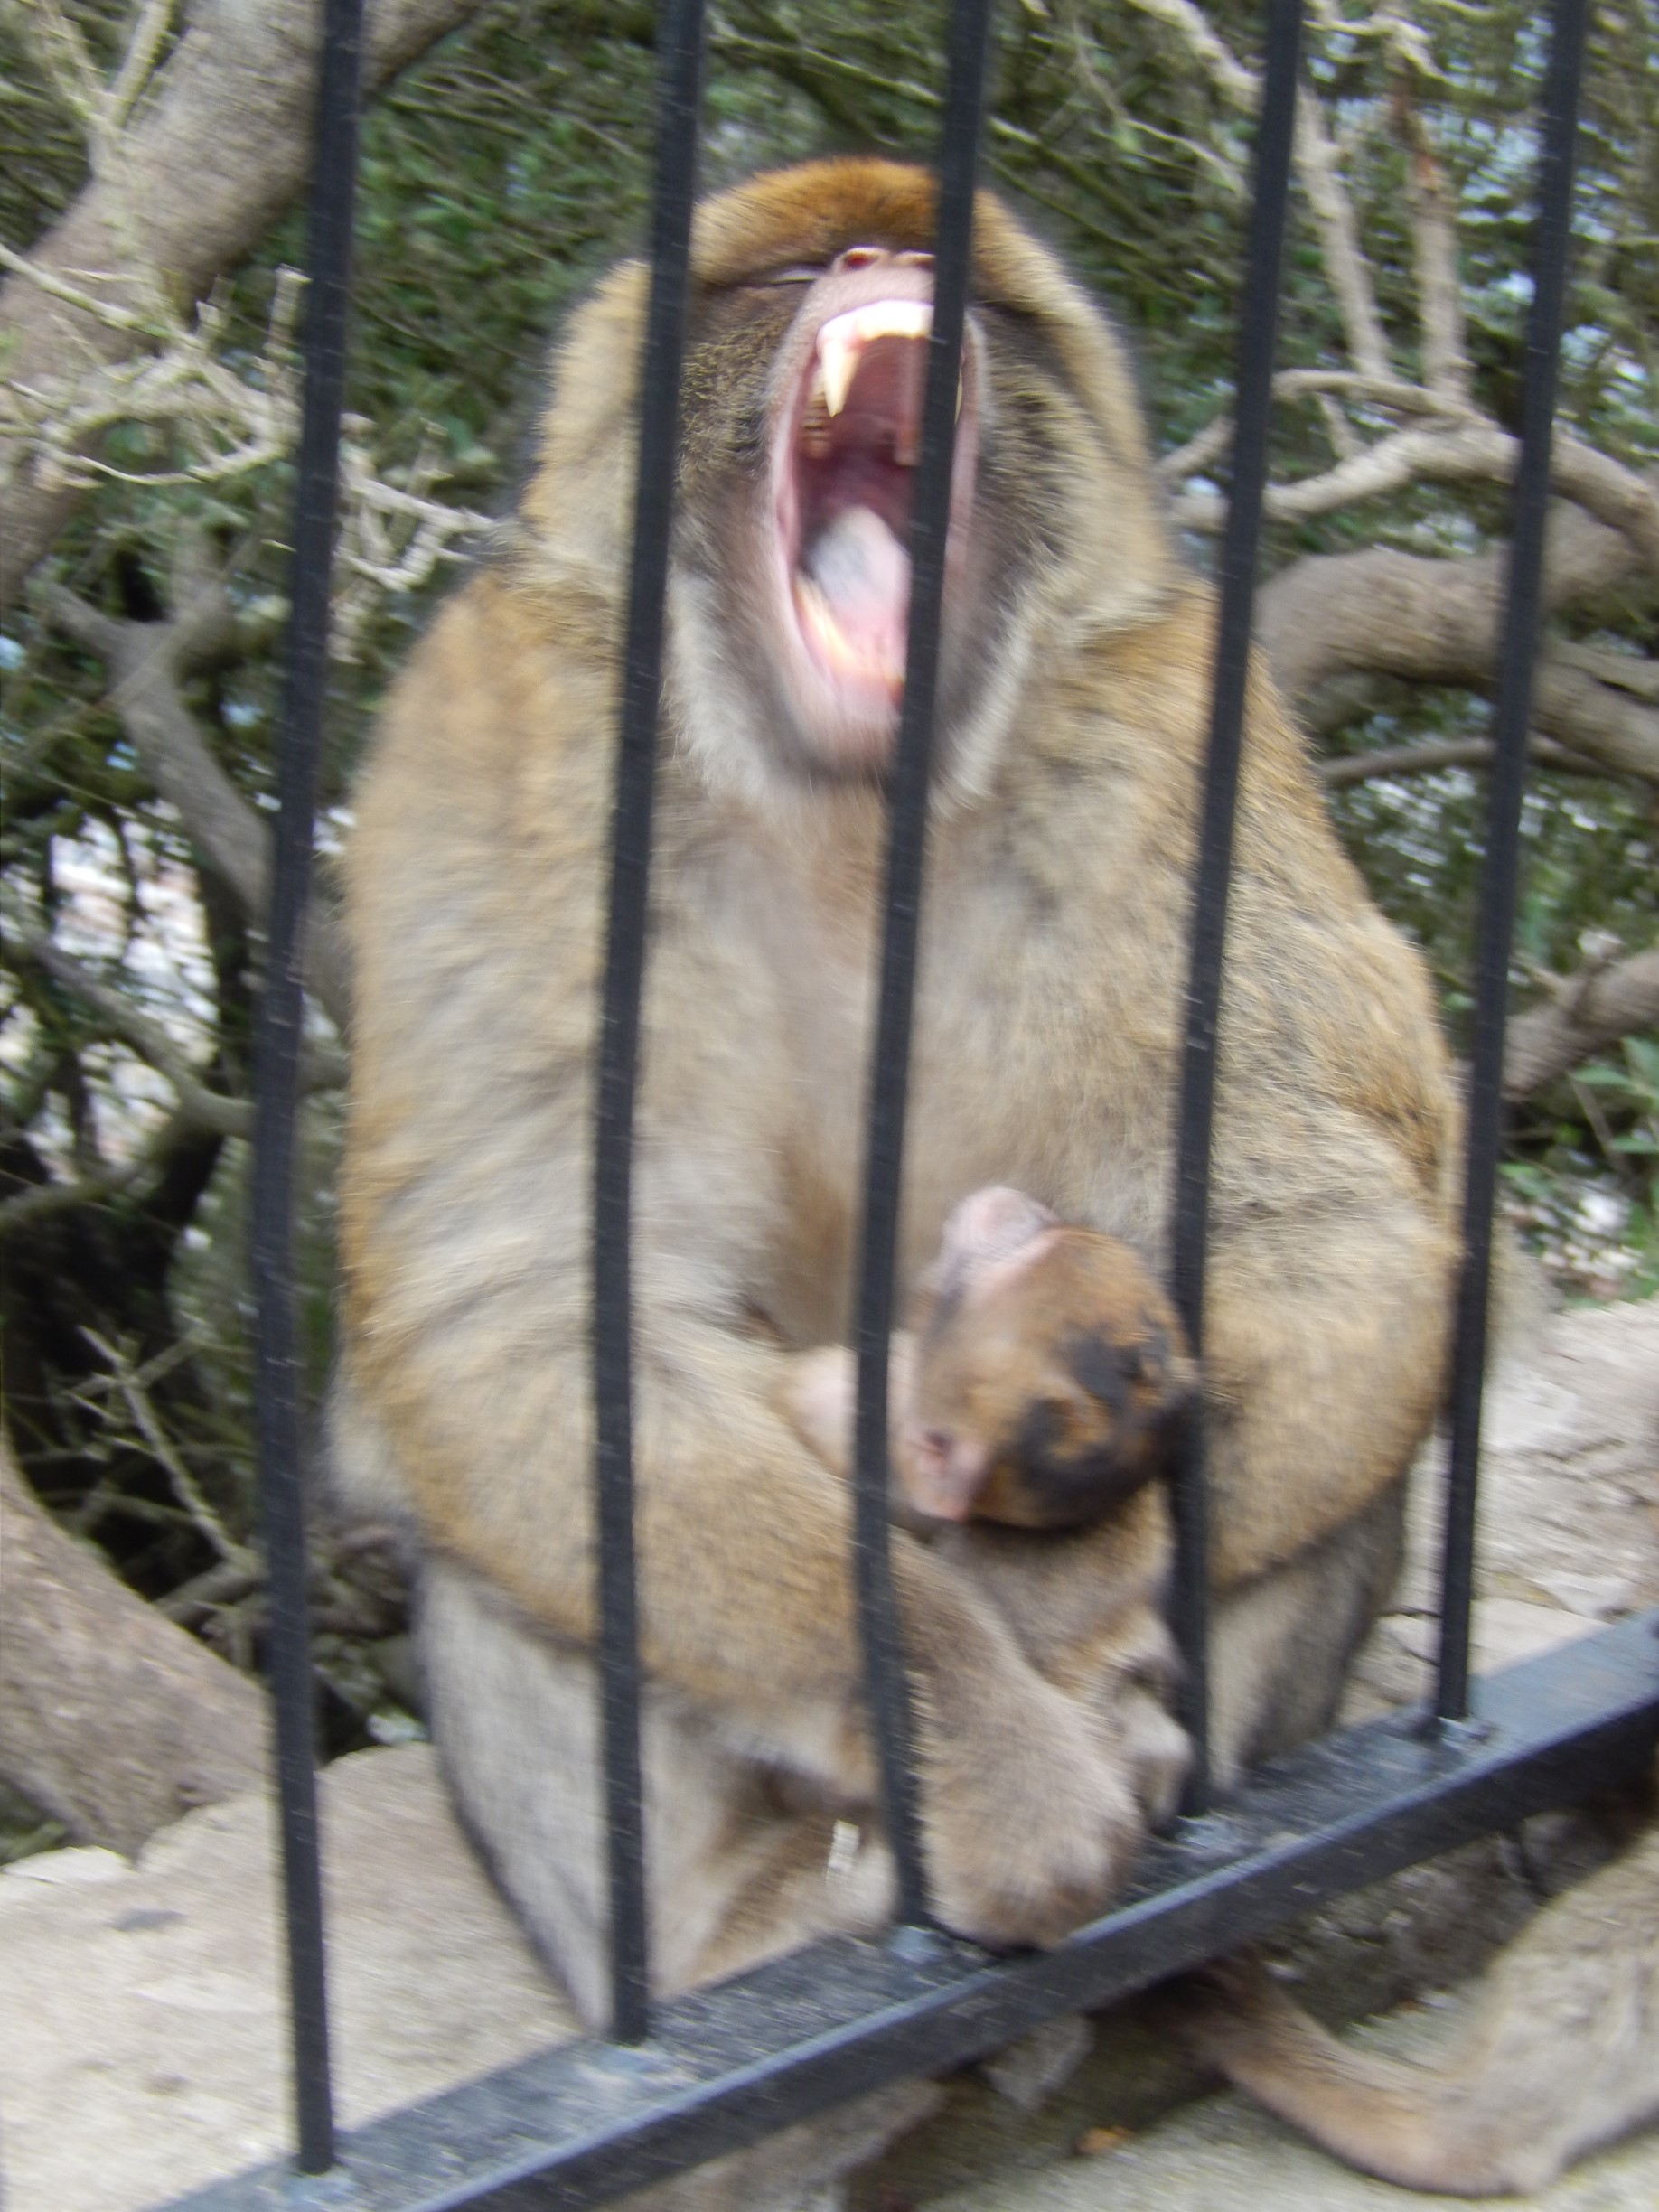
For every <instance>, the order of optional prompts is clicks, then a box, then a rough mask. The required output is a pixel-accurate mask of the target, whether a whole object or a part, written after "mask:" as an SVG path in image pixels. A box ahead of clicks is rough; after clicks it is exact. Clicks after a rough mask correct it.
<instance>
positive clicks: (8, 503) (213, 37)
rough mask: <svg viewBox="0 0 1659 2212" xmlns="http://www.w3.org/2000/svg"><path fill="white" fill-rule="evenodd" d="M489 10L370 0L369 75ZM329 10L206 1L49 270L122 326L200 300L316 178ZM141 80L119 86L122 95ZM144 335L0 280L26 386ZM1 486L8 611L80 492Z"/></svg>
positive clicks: (441, 2) (6, 347)
mask: <svg viewBox="0 0 1659 2212" xmlns="http://www.w3.org/2000/svg"><path fill="white" fill-rule="evenodd" d="M479 5H480V0H370V9H369V19H368V25H367V39H366V45H365V52H364V82H365V86H366V87H367V88H368V89H370V90H372V89H376V88H378V87H379V86H380V85H381V84H383V83H384V82H385V81H386V80H387V79H388V78H389V77H391V76H393V75H395V74H396V72H397V71H398V70H400V69H402V68H404V67H405V66H406V65H407V64H408V62H410V61H413V60H415V58H416V57H417V55H418V54H420V53H422V52H425V50H426V48H427V47H428V46H429V45H431V44H432V42H434V40H436V39H438V38H441V37H442V36H443V35H444V33H445V32H447V31H451V30H453V29H454V28H455V25H456V24H457V23H462V22H464V20H465V19H466V17H467V16H469V15H471V14H473V13H474V12H475V11H476V9H477V7H478V6H479ZM321 18H322V10H321V7H320V5H318V4H317V0H265V4H264V5H260V6H257V7H255V6H249V5H246V0H201V5H198V6H196V7H195V8H194V9H192V13H191V19H190V22H189V23H188V26H187V28H186V30H185V32H184V35H183V37H182V38H181V39H180V41H179V42H178V44H177V46H176V47H175V48H174V50H173V53H172V55H171V56H170V57H169V59H168V61H167V63H166V65H165V67H164V69H163V70H161V72H160V75H159V77H158V78H157V79H156V80H155V84H154V87H153V89H152V90H151V91H150V93H149V94H148V95H147V96H146V97H145V98H142V99H141V100H140V101H139V106H138V108H137V111H136V115H135V117H134V119H133V121H132V123H131V124H130V126H129V127H127V129H126V130H124V131H121V132H119V134H118V136H117V137H116V139H115V141H114V153H113V155H111V156H109V157H107V158H103V159H100V161H99V164H98V173H95V175H94V177H93V179H92V182H91V183H89V184H88V185H87V186H86V187H85V189H84V190H83V191H82V192H81V193H80V196H79V198H78V199H77V200H76V201H75V202H74V204H73V205H72V206H71V207H70V209H69V211H67V212H66V213H65V214H64V215H63V217H62V218H61V220H59V221H58V222H57V223H56V224H55V225H54V226H53V228H52V230H51V231H50V232H49V233H48V235H47V236H46V237H45V238H44V239H42V240H41V241H40V242H39V243H38V244H37V246H36V247H35V248H34V251H33V254H32V255H31V257H30V258H31V260H32V261H33V264H34V265H35V267H36V268H37V269H38V270H39V271H41V272H42V276H43V277H44V278H46V279H51V280H52V281H53V282H55V283H56V284H57V285H58V286H60V287H61V286H70V288H71V289H73V290H74V291H76V292H84V293H86V294H89V295H94V296H95V297H96V298H97V299H98V300H99V301H101V302H102V303H104V305H106V306H108V307H111V308H114V309H115V310H116V311H117V314H116V316H115V317H114V318H113V320H114V321H115V322H116V323H119V322H120V321H121V319H122V317H123V316H124V315H126V314H132V313H135V312H136V311H137V310H138V308H139V307H140V306H141V305H142V304H143V303H146V302H148V301H150V300H158V301H162V300H164V301H170V302H171V303H172V304H173V306H174V307H175V308H180V307H183V306H184V305H187V304H188V303H189V302H191V301H192V300H197V299H200V298H201V297H202V295H203V294H204V293H205V292H206V291H207V290H208V289H209V287H210V286H211V285H212V283H213V281H214V279H215V278H216V277H219V276H220V275H221V274H222V273H223V272H224V271H225V270H227V269H229V268H232V267H235V266H236V264H237V263H238V262H239V261H240V260H241V259H242V258H244V257H245V256H246V255H247V254H248V253H249V252H250V251H251V250H252V249H253V248H254V247H255V246H256V245H257V244H258V240H259V239H260V238H261V237H262V236H263V235H264V233H265V232H266V231H267V230H268V229H269V227H270V225H271V223H272V222H273V221H274V220H276V218H277V216H278V215H279V214H280V213H281V212H282V211H283V210H284V209H285V208H286V206H287V204H288V202H290V201H291V200H292V199H293V198H294V197H295V194H296V193H297V192H298V191H299V190H300V188H301V186H302V185H303V184H304V183H305V173H306V166H307V164H308V162H309V159H310V148H311V106H312V90H313V82H314V75H315V66H316V57H317V53H318V50H319V45H320V36H321ZM136 89H137V88H136V85H130V86H125V87H123V86H117V101H118V100H119V99H120V98H126V99H127V100H128V101H129V102H130V100H131V98H133V97H134V96H135V95H136ZM105 98H106V101H108V96H105ZM107 112H108V109H107ZM117 121H118V115H117ZM134 340H135V333H134V332H133V331H131V330H130V329H128V328H126V327H112V319H111V318H109V317H108V316H106V315H104V314H98V313H89V312H88V311H87V310H86V309H85V308H84V307H82V306H80V305H76V304H75V303H74V302H73V301H71V300H69V299H66V298H63V297H54V296H53V295H52V291H50V290H48V289H46V288H45V286H44V285H43V284H42V282H41V281H36V280H31V279H30V278H29V277H20V276H15V275H14V276H13V277H11V278H10V279H9V280H8V281H7V282H6V283H5V286H0V357H3V358H4V360H5V370H6V374H7V376H8V377H9V378H12V379H14V380H16V381H17V382H19V383H21V384H26V385H40V384H42V383H45V382H47V381H48V380H52V379H55V378H60V377H61V376H62V375H63V374H64V373H65V371H66V370H67V371H70V372H72V371H73V370H75V369H76V368H77V367H78V366H80V365H85V366H92V365H94V364H97V363H100V362H108V361H117V360H121V359H123V358H124V357H125V356H126V355H127V354H128V353H130V352H131V351H133V348H134ZM0 497H3V498H4V502H5V509H6V527H5V532H4V533H3V534H0V606H4V605H6V604H7V603H8V602H9V601H10V599H11V598H12V597H13V595H14V594H15V592H16V590H17V587H18V586H19V584H20V583H21V581H22V579H23V576H25V575H26V574H27V573H28V571H29V570H30V568H32V567H33V565H34V563H35V562H36V561H37V560H39V559H40V558H41V556H42V554H43V553H44V552H45V551H46V549H47V548H48V547H49V546H50V545H51V544H52V539H54V538H55V537H56V535H57V533H58V531H59V530H61V527H62V525H63V523H64V521H65V520H66V519H67V517H68V516H69V514H70V511H72V509H73V507H74V505H75V502H76V501H77V499H78V498H79V497H80V493H79V491H78V489H77V488H76V487H75V486H74V485H72V484H69V483H64V482H62V481H61V479H60V478H56V477H54V476H52V475H51V474H48V473H39V472H36V471H34V470H33V468H29V469H24V470H20V471H19V472H18V473H16V475H15V476H14V479H13V480H12V481H11V482H10V483H7V484H5V486H4V488H3V490H0Z"/></svg>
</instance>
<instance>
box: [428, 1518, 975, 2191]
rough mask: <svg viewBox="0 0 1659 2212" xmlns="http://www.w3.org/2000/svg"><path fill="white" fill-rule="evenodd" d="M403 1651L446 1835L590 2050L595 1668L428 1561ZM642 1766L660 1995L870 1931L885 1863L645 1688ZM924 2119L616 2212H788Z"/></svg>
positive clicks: (909, 2100) (600, 1949)
mask: <svg viewBox="0 0 1659 2212" xmlns="http://www.w3.org/2000/svg"><path fill="white" fill-rule="evenodd" d="M419 1638H420V1649H421V1657H422V1662H423V1665H424V1668H425V1671H426V1682H427V1690H428V1694H429V1698H430V1704H431V1714H432V1726H433V1733H434V1736H435V1737H436V1741H437V1746H438V1750H439V1753H440V1756H441V1757H442V1758H443V1761H444V1765H445V1770H446V1772H447V1774H448V1776H449V1780H450V1784H451V1786H452V1788H453V1790H454V1792H455V1797H456V1799H457V1801H458V1803H459V1804H460V1807H461V1810H462V1814H463V1817H464V1820H465V1822H466V1824H467V1826H468V1828H469V1829H470V1830H471V1832H472V1833H473V1838H474V1840H475V1841H476V1842H478V1844H479V1846H480V1848H481V1850H482V1851H483V1855H484V1857H485V1858H486V1860H487V1861H488V1862H489V1864H490V1866H491V1869H492V1871H493V1873H494V1874H495V1877H496V1879H498V1881H499V1882H500V1883H501V1888H502V1889H504V1890H505V1891H506V1893H507V1895H508V1898H510V1899H511V1903H512V1905H513V1906H514V1907H515V1908H516V1910H517V1912H518V1913H519V1915H520V1918H521V1919H522V1920H523V1922H524V1923H525V1925H526V1926H527V1927H528V1928H529V1929H530V1933H531V1935H533V1936H534V1938H535V1941H536V1943H537V1945H538V1947H539V1949H540V1951H541V1953H542V1954H543V1956H544V1957H545V1958H546V1959H547V1960H548V1964H550V1965H551V1966H552V1968H553V1969H554V1971H555V1973H557V1974H558V1978H559V1980H560V1981H561V1982H563V1983H564V1985H565V1987H566V1988H567V1990H568V1991H569V1992H570V1994H571V1996H572V1998H573V1999H574V2000H575V2002H576V2010H577V2011H578V2012H579V2013H580V2015H581V2017H582V2019H583V2020H584V2021H585V2023H586V2025H587V2026H588V2027H589V2028H591V2029H595V2030H600V2031H602V2030H603V2029H604V2026H605V2020H606V2018H607V2016H608V2011H609V2002H608V1985H607V1971H606V1936H607V1908H606V1896H605V1861H604V1832H605V1809H604V1783H603V1776H602V1773H601V1766H600V1754H599V1733H598V1685H597V1682H596V1679H595V1670H594V1666H593V1663H592V1661H591V1659H589V1658H588V1657H587V1656H586V1655H585V1654H581V1653H578V1652H575V1651H572V1650H569V1649H567V1648H562V1647H561V1646H559V1645H557V1644H555V1643H554V1642H552V1641H551V1640H550V1639H548V1638H547V1637H545V1636H541V1635H539V1634H538V1633H537V1632H536V1631H535V1630H534V1629H533V1628H531V1627H530V1626H529V1625H528V1624H527V1623H526V1622H525V1621H524V1618H523V1617H522V1616H521V1615H520V1614H519V1613H518V1612H517V1611H516V1610H515V1609H514V1608H513V1607H511V1603H510V1602H509V1601H508V1600H506V1599H505V1598H501V1596H500V1595H499V1594H498V1593H496V1592H494V1591H492V1589H491V1588H490V1587H489V1585H488V1584H487V1583H485V1582H483V1581H482V1580H481V1579H479V1578H478V1577H476V1576H473V1575H472V1574H469V1573H467V1572H466V1571H465V1570H463V1569H459V1568H455V1567H453V1566H450V1565H447V1564H445V1563H443V1562H440V1561H428V1562H426V1565H425V1567H424V1568H423V1570H422V1574H421V1579H420V1600H419ZM641 1749H642V1762H643V1768H644V1786H645V1839H646V1866H647V1903H648V1911H649V1915H650V1923H651V1963H652V1970H653V1971H652V1985H653V1989H654V1990H655V1991H656V1992H657V1993H658V1994H659V1995H663V1996H668V1995H672V1994H674V1993H675V1992H678V1991H680V1990H683V1989H686V1988H688V1987H690V1986H691V1985H693V1984H695V1983H697V1982H704V1981H708V1980H711V1979H714V1978H716V1977H718V1976H724V1975H726V1974H729V1973H737V1972H739V1971H741V1970H742V1969H743V1968H744V1967H746V1966H751V1965H754V1964H757V1963H758V1962H759V1961H760V1960H762V1959H764V1958H767V1957H770V1956H772V1955H773V1954H776V1953H779V1952H782V1951H787V1950H792V1949H793V1948H795V1947H796V1946H797V1945H801V1944H803V1943H807V1942H810V1941H811V1939H812V1938H813V1937H815V1936H818V1935H828V1934H831V1933H848V1932H858V1933H863V1932H867V1931H868V1930H870V1929H873V1928H875V1927H877V1926H881V1925H882V1924H883V1923H884V1921H885V1920H886V1917H887V1916H888V1913H889V1911H890V1908H891V1899H892V1893H893V1875H892V1864H891V1860H890V1858H889V1855H888V1853H887V1851H886V1847H885V1845H884V1844H882V1843H881V1842H879V1840H877V1839H875V1838H872V1837H869V1836H867V1835H865V1836H860V1835H859V1834H858V1831H857V1830H856V1829H854V1828H853V1827H852V1825H851V1824H850V1823H838V1822H837V1820H836V1818H835V1817H834V1815H833V1814H830V1813H828V1812H822V1811H819V1812H812V1813H792V1812H789V1811H788V1810H786V1809H785V1808H784V1806H783V1804H782V1803H781V1801H780V1799H779V1798H778V1796H777V1795H776V1794H775V1793H774V1792H773V1791H772V1790H771V1789H769V1787H768V1786H767V1783H766V1779H765V1776H764V1774H763V1773H762V1772H761V1771H760V1770H759V1769H757V1768H755V1767H754V1766H753V1765H751V1764H750V1763H748V1762H746V1761H745V1760H744V1759H742V1758H741V1757H739V1756H737V1755H736V1753H734V1752H733V1751H732V1750H731V1749H730V1748H729V1747H727V1746H726V1745H725V1744H724V1743H723V1742H722V1741H721V1740H720V1739H719V1737H718V1735H717V1732H716V1731H715V1730H714V1729H711V1728H710V1727H708V1724H707V1723H705V1722H704V1721H702V1720H699V1718H698V1716H697V1715H696V1714H695V1713H694V1712H693V1711H691V1709H690V1707H689V1704H687V1703H686V1702H685V1701H682V1700H677V1699H675V1698H673V1697H672V1696H671V1695H670V1694H667V1693H664V1692H661V1691H659V1690H657V1689H655V1688H654V1687H651V1686H648V1687H647V1689H646V1692H645V1698H644V1707H643V1712H642V1743H641ZM838 1830H839V1832H838ZM935 2101H936V2092H935V2091H934V2090H933V2088H932V2087H931V2085H928V2084H925V2083H918V2082H904V2083H897V2084H895V2085H894V2086H893V2087H892V2088H890V2089H887V2090H884V2091H882V2092H881V2093H880V2094H878V2095H872V2096H869V2097H865V2098H861V2099H859V2100H858V2102H857V2103H856V2104H851V2105H848V2106H846V2107H844V2108H843V2109H842V2110H840V2111H839V2112H836V2113H831V2114H827V2115H825V2116H824V2117H823V2118H822V2119H821V2120H817V2121H813V2122H811V2123H804V2124H803V2125H801V2126H800V2127H796V2128H792V2129H789V2130H787V2131H785V2132H783V2134H781V2135H778V2136H776V2137H773V2138H771V2139H769V2140H768V2141H767V2142H763V2143H760V2144H757V2145H756V2146H755V2148H754V2149H753V2150H750V2151H742V2152H738V2153H736V2154H734V2155H733V2156H732V2157H730V2158H727V2159H721V2160H717V2161H716V2162H715V2163H714V2164H713V2165H711V2166H708V2167H705V2168H703V2169H701V2170H698V2172H697V2173H694V2174H691V2175H688V2176H686V2177H685V2178H683V2179H680V2180H676V2181H674V2182H671V2183H665V2184H662V2185H661V2186H659V2187H657V2188H653V2189H651V2190H650V2191H648V2192H645V2193H644V2194H642V2196H640V2197H639V2198H630V2199H629V2200H628V2201H629V2203H630V2204H631V2205H632V2204H635V2203H637V2204H638V2205H639V2206H640V2207H641V2212H644V2207H646V2206H648V2205H649V2206H650V2207H651V2212H751V2208H752V2212H794V2208H795V2207H797V2206H801V2207H804V2206H805V2205H806V2204H807V2202H808V2200H809V2199H815V2198H816V2197H817V2194H818V2192H820V2190H821V2189H825V2188H826V2187H829V2186H830V2185H832V2184H833V2183H834V2181H835V2180H836V2179H837V2177H839V2176H840V2175H842V2174H844V2173H845V2172H847V2171H848V2169H849V2168H851V2167H852V2166H855V2165H858V2164H861V2163H862V2162H863V2161H865V2160H867V2159H869V2158H872V2157H874V2156H875V2154H876V2152H877V2151H879V2150H881V2149H882V2148H883V2146H884V2145H885V2144H886V2142H889V2141H890V2140H891V2139H892V2138H893V2136H895V2134H898V2133H900V2132H902V2131H903V2130H904V2129H905V2128H907V2127H910V2126H913V2125H914V2123H916V2122H917V2121H919V2120H921V2119H923V2118H925V2117H926V2115H927V2114H928V2112H929V2111H930V2110H931V2109H932V2107H933V2104H934V2102H935ZM825 2201H826V2202H832V2201H833V2198H827V2199H826V2200H825Z"/></svg>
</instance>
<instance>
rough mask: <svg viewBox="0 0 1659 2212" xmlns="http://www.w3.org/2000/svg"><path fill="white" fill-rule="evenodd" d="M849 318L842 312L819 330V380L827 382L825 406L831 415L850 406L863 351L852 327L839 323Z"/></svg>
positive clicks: (824, 389)
mask: <svg viewBox="0 0 1659 2212" xmlns="http://www.w3.org/2000/svg"><path fill="white" fill-rule="evenodd" d="M846 320H847V318H846V317H845V316H844V315H838V316H837V317H836V320H835V322H834V323H826V324H825V325H824V327H823V329H822V330H821V331H820V333H818V381H819V382H820V384H821V385H822V386H823V393H824V406H825V408H827V409H828V411H829V414H831V415H839V413H840V411H841V409H842V408H844V407H845V406H846V404H847V395H848V391H849V390H850V389H851V387H852V380H853V378H854V376H855V375H856V374H857V373H858V356H859V354H860V353H861V352H862V351H863V348H862V347H861V346H860V345H859V344H858V340H857V339H856V338H855V337H854V335H853V333H851V332H850V331H843V330H841V329H839V327H838V325H839V323H844V322H845V321H846Z"/></svg>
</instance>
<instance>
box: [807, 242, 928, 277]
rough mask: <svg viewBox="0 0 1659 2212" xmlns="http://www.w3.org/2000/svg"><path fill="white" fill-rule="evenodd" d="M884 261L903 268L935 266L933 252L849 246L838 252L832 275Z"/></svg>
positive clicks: (872, 265)
mask: <svg viewBox="0 0 1659 2212" xmlns="http://www.w3.org/2000/svg"><path fill="white" fill-rule="evenodd" d="M883 261H892V262H895V263H896V264H897V266H898V267H901V268H925V269H931V268H932V267H933V255H932V254H931V253H918V252H915V251H914V250H912V249H910V248H905V250H904V251H903V252H902V253H901V252H895V251H894V249H893V248H891V247H887V246H847V247H844V248H842V250H841V251H840V252H839V254H837V256H836V257H835V259H834V260H833V261H832V262H831V263H830V265H829V270H830V274H831V276H835V277H840V276H844V275H846V274H847V272H848V270H850V269H867V268H875V267H876V266H877V264H878V263H880V262H883Z"/></svg>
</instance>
